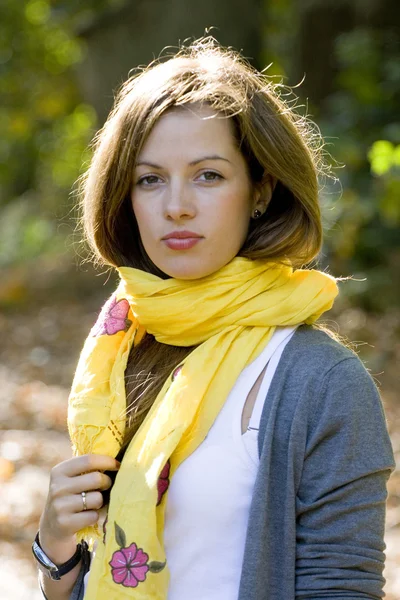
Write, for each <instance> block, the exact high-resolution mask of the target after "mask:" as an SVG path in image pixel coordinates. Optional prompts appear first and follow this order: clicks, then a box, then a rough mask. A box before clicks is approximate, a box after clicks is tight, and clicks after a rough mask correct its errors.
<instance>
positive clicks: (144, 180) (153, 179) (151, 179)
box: [136, 175, 160, 187]
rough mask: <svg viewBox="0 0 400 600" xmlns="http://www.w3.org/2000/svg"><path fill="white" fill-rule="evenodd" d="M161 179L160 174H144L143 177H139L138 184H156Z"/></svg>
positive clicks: (146, 185)
mask: <svg viewBox="0 0 400 600" xmlns="http://www.w3.org/2000/svg"><path fill="white" fill-rule="evenodd" d="M159 180H160V177H158V175H144V176H143V177H140V178H139V179H138V181H137V183H136V185H141V186H143V187H148V186H150V185H154V184H155V183H158V182H159Z"/></svg>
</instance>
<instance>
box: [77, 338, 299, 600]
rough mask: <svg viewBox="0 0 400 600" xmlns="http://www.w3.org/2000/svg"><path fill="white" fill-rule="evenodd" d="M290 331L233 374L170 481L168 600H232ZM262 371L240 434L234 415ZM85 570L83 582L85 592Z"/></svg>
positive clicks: (166, 539) (166, 538) (237, 416)
mask: <svg viewBox="0 0 400 600" xmlns="http://www.w3.org/2000/svg"><path fill="white" fill-rule="evenodd" d="M295 330H296V327H277V328H276V330H275V332H274V334H273V336H272V338H271V340H270V341H269V343H268V345H267V346H266V348H265V349H264V350H263V351H262V352H261V354H260V355H259V356H258V357H257V358H256V359H255V360H254V361H253V362H252V363H251V364H250V365H248V366H247V367H246V368H245V369H244V370H243V371H242V372H241V374H240V375H239V377H238V379H237V381H236V383H235V385H234V387H233V388H232V390H231V392H230V394H229V395H228V397H227V399H226V401H225V404H224V406H223V407H222V409H221V411H220V413H219V414H218V416H217V418H216V420H215V422H214V423H213V425H212V427H211V428H210V430H209V432H208V434H207V437H206V439H205V440H204V441H203V442H202V443H201V444H200V445H199V446H198V448H197V449H196V450H195V452H193V454H191V455H190V456H189V457H188V458H187V459H186V460H184V461H183V462H182V463H181V464H180V465H179V467H178V469H177V470H176V472H175V474H174V476H173V478H172V479H171V482H170V486H169V489H168V495H167V505H166V513H165V528H164V547H165V552H166V556H167V561H168V566H169V570H170V576H171V577H170V585H169V589H168V600H187V599H188V598H190V600H234V599H236V598H237V596H238V593H239V582H240V576H241V570H242V562H243V555H244V546H245V539H246V531H247V521H248V514H249V509H250V503H251V499H252V493H253V486H254V482H255V478H256V474H257V468H258V463H259V457H258V447H257V437H258V428H259V422H260V417H261V413H262V409H263V406H264V400H265V398H266V396H267V392H268V389H269V386H270V383H271V381H272V378H273V375H274V373H275V369H276V367H277V365H278V363H279V359H280V357H281V354H282V352H283V349H284V347H285V346H286V344H287V343H288V342H289V340H290V338H291V337H292V335H293V334H294V332H295ZM266 365H267V369H266V371H265V374H264V377H263V380H262V383H261V386H260V389H259V391H258V394H257V398H256V401H255V404H254V407H253V411H252V415H251V418H250V422H249V426H248V428H247V431H246V432H245V433H244V434H242V412H243V407H244V404H245V402H246V399H247V396H248V394H249V392H250V390H251V389H252V387H253V385H254V384H255V382H256V381H257V379H258V377H259V375H260V374H261V372H262V371H263V369H264V367H265V366H266ZM89 574H90V571H89V572H88V573H86V575H85V577H84V587H85V591H86V586H87V581H88V577H89Z"/></svg>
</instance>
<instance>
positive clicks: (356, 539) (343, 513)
mask: <svg viewBox="0 0 400 600" xmlns="http://www.w3.org/2000/svg"><path fill="white" fill-rule="evenodd" d="M310 413H311V414H310V423H309V428H308V434H307V440H306V447H305V454H304V456H305V458H304V464H303V470H302V475H301V480H300V482H299V485H298V489H297V493H296V599H302V600H304V599H307V600H311V599H314V598H319V599H323V600H331V599H332V600H333V599H335V600H344V599H350V598H351V600H356V599H358V598H363V599H364V600H365V599H371V600H376V599H379V598H382V597H383V596H384V595H385V594H384V592H383V587H384V584H385V578H384V577H383V574H382V573H383V569H384V561H385V554H384V550H385V548H386V545H385V543H384V531H385V514H386V499H387V488H386V484H387V480H388V478H389V476H390V473H391V472H392V471H393V470H394V467H395V462H394V456H393V450H392V446H391V442H390V438H389V434H388V431H387V425H386V419H385V414H384V410H383V405H382V401H381V398H380V396H379V393H378V390H377V388H376V386H375V384H374V382H373V380H372V378H371V377H370V375H369V373H368V372H367V371H366V369H365V367H364V365H363V364H362V362H361V361H360V360H359V359H358V358H357V357H356V356H354V357H347V358H345V359H343V360H342V361H340V362H339V363H338V364H336V365H335V366H334V367H332V368H331V369H330V371H329V372H328V373H327V374H326V375H325V377H324V378H323V381H322V382H321V387H320V393H319V394H318V396H317V397H316V402H315V405H314V406H313V410H312V411H310Z"/></svg>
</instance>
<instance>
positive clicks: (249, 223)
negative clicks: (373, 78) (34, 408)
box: [34, 39, 394, 600]
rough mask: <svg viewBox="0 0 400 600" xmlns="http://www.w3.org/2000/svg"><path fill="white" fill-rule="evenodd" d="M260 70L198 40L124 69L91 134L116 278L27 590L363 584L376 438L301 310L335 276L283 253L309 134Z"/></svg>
mask: <svg viewBox="0 0 400 600" xmlns="http://www.w3.org/2000/svg"><path fill="white" fill-rule="evenodd" d="M278 89H279V88H278V86H275V85H274V84H273V83H271V82H270V81H268V80H267V79H266V77H264V76H262V75H261V74H260V73H258V72H255V71H254V70H252V69H251V67H250V66H249V65H248V64H246V63H245V61H244V60H243V59H242V58H241V57H240V56H239V55H238V54H236V53H235V52H232V51H228V50H224V49H222V48H220V47H219V46H218V45H217V44H216V43H215V42H214V41H213V40H210V39H205V40H200V41H199V42H197V43H194V44H193V45H192V46H191V47H189V48H187V49H184V50H182V51H181V52H180V53H179V54H178V55H177V56H175V57H173V58H170V59H169V60H167V61H165V62H161V63H160V64H156V65H152V66H150V67H149V68H148V69H146V70H144V72H143V73H141V74H140V75H138V76H136V77H133V78H132V79H130V80H129V81H128V82H127V83H126V84H125V85H124V86H123V87H122V90H121V92H120V94H119V97H118V98H117V100H116V104H115V107H114V109H113V111H112V112H111V114H110V116H109V119H108V120H107V122H106V124H105V126H104V128H103V130H102V131H101V132H100V133H99V135H98V136H97V139H96V145H95V152H94V156H93V160H92V163H91V165H90V168H89V170H88V172H87V175H86V177H85V179H84V181H83V182H82V197H83V209H84V223H85V228H86V233H87V237H88V240H89V242H90V244H91V246H92V248H93V249H94V252H95V254H96V256H97V258H98V259H99V260H100V261H102V262H104V263H106V264H108V265H112V266H113V267H115V268H117V270H118V273H119V276H120V279H121V281H120V284H119V286H118V289H117V291H116V293H115V294H113V296H112V297H111V298H110V300H109V301H108V302H107V304H106V305H105V307H104V308H103V310H102V312H101V314H100V316H99V319H98V322H97V323H96V325H95V326H94V327H93V329H92V331H91V333H90V335H89V337H88V339H87V341H86V343H85V347H84V349H83V352H82V355H81V358H80V361H79V365H78V368H77V371H76V374H75V378H74V383H73V386H72V392H71V396H70V400H69V415H68V424H69V431H70V435H71V439H72V443H73V449H74V455H75V456H74V458H72V459H70V460H67V461H65V462H63V463H61V464H59V465H57V466H56V467H54V468H53V470H52V473H51V481H50V489H49V495H48V500H47V503H46V507H45V509H44V511H43V514H42V517H41V521H40V529H39V532H38V536H37V538H36V542H35V544H34V553H35V555H36V556H37V558H38V560H39V562H42V563H44V564H42V565H41V568H42V570H43V571H44V572H45V574H46V575H50V577H48V578H46V577H42V576H41V587H42V590H43V592H44V594H45V595H46V597H47V598H48V599H49V600H53V598H57V600H61V599H63V598H72V599H81V598H83V596H85V600H94V599H96V600H99V599H103V598H104V599H106V598H107V600H110V599H119V598H121V599H122V598H154V599H155V598H157V599H166V598H168V599H169V600H181V599H183V598H185V599H186V598H191V600H203V599H207V600H210V599H215V600H216V599H218V600H220V599H221V600H222V599H224V600H225V599H233V598H239V599H240V600H244V599H246V600H250V599H251V600H253V599H254V600H256V599H257V600H261V599H263V600H264V599H267V598H268V600H291V599H294V598H322V597H323V598H324V599H326V600H328V598H335V599H336V598H345V597H346V598H350V597H351V598H352V599H355V598H371V599H372V598H378V597H382V595H383V591H382V588H383V585H384V578H383V576H382V570H383V566H384V553H383V551H384V548H385V545H384V540H383V534H384V519H385V501H386V482H387V479H388V477H389V475H390V472H391V471H392V470H393V469H394V459H393V452H392V448H391V444H390V440H389V437H388V432H387V428H386V422H385V417H384V413H383V409H382V403H381V401H380V398H379V395H378V392H377V390H376V388H375V385H374V383H373V381H372V379H371V377H370V376H369V375H368V373H367V372H366V370H365V368H364V367H363V365H362V363H361V362H360V360H359V359H358V358H357V356H356V355H355V354H354V353H353V352H352V351H351V350H349V349H348V348H346V347H345V346H344V345H342V344H341V343H340V342H339V341H338V340H337V339H335V338H334V336H332V335H328V334H327V333H326V332H325V331H324V330H323V329H322V328H321V327H318V326H316V325H313V324H314V323H315V322H316V321H317V319H318V318H319V317H320V315H321V314H323V313H324V312H325V311H327V310H328V309H329V308H330V307H331V306H332V304H333V301H334V298H335V296H336V294H337V284H336V281H335V279H334V278H333V277H331V276H329V275H327V274H326V273H321V272H320V271H317V270H313V269H308V270H307V269H302V268H301V267H302V266H303V265H306V264H309V263H310V262H311V261H313V260H314V259H315V257H316V256H317V254H318V252H319V250H320V247H321V230H322V227H321V217H320V209H319V205H318V183H317V177H318V171H319V170H320V167H321V161H320V148H321V144H319V143H318V140H317V139H316V137H315V134H313V132H312V130H311V128H310V127H309V126H308V124H307V122H306V121H305V120H304V119H301V118H299V117H296V116H295V114H294V113H293V112H292V111H291V110H290V109H289V108H288V106H287V105H285V104H284V103H283V101H282V100H281V99H280V97H279V94H278ZM115 457H116V459H118V461H119V462H118V461H117V460H116V459H115ZM106 472H107V473H106ZM117 473H118V475H117V477H115V475H116V474H117ZM114 480H115V481H114ZM111 487H112V491H111V495H110V499H109V504H108V495H107V493H106V491H107V490H109V489H110V488H111ZM105 513H107V517H106V518H105ZM83 538H86V539H88V540H90V543H91V546H90V549H91V550H92V552H91V553H89V550H88V546H87V544H86V543H85V542H84V541H82V543H80V544H78V545H77V544H76V542H77V541H79V540H83ZM94 540H96V541H95V545H94V546H92V542H93V541H94ZM49 561H50V562H49ZM90 561H91V563H90ZM50 563H52V564H50ZM89 563H90V570H89ZM57 578H58V579H57Z"/></svg>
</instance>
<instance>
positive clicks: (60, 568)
mask: <svg viewBox="0 0 400 600" xmlns="http://www.w3.org/2000/svg"><path fill="white" fill-rule="evenodd" d="M87 549H88V546H87V544H86V542H85V541H82V543H80V544H78V545H77V547H76V551H75V554H74V555H73V556H71V558H70V559H69V560H67V561H66V562H65V563H63V564H61V565H56V564H55V563H54V562H53V561H52V560H50V559H49V557H48V556H47V554H46V553H45V551H44V550H43V548H42V547H41V545H40V542H39V532H37V534H36V537H35V541H34V542H33V544H32V552H33V555H34V557H35V558H36V560H37V561H38V564H39V568H40V569H41V571H43V573H45V575H47V577H50V579H54V580H56V581H58V580H59V579H61V577H62V576H63V575H66V573H69V571H71V570H72V569H73V568H74V567H75V566H76V565H77V564H78V563H79V561H80V560H81V558H82V554H83V552H86V551H87Z"/></svg>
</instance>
